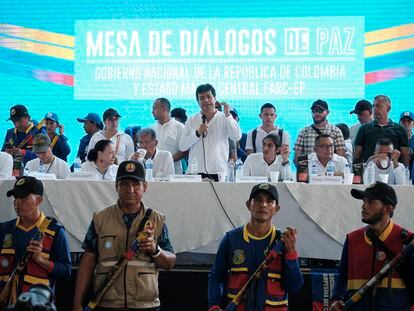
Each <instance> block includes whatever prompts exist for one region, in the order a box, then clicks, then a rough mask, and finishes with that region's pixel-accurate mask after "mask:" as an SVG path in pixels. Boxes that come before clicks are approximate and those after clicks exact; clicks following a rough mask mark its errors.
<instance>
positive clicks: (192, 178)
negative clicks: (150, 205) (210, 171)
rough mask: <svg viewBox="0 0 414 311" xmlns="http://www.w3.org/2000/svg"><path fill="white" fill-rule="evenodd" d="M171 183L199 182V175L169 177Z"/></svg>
mask: <svg viewBox="0 0 414 311" xmlns="http://www.w3.org/2000/svg"><path fill="white" fill-rule="evenodd" d="M170 181H171V182H201V175H178V174H177V175H170Z"/></svg>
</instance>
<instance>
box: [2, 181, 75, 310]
mask: <svg viewBox="0 0 414 311" xmlns="http://www.w3.org/2000/svg"><path fill="white" fill-rule="evenodd" d="M7 196H8V197H10V196H13V197H14V200H13V205H14V208H15V211H16V214H17V219H13V220H10V221H7V222H4V223H2V225H1V230H0V241H1V246H0V249H1V251H0V262H1V265H0V290H1V289H2V288H3V287H4V286H5V285H6V283H5V281H6V280H7V278H8V276H9V275H10V274H11V273H12V272H13V271H14V269H15V268H16V266H17V264H18V263H19V262H20V261H21V259H22V257H23V255H24V253H25V252H26V251H27V252H29V253H30V254H31V256H30V257H29V260H28V262H27V264H26V265H25V266H24V267H23V271H22V273H20V274H19V275H18V276H19V280H18V286H17V288H15V292H14V293H11V295H19V294H20V293H21V292H26V291H28V289H29V287H30V286H31V285H33V284H39V283H41V284H45V285H49V286H50V287H52V288H53V287H54V284H55V281H56V279H58V278H65V279H69V277H70V273H71V261H70V254H69V243H68V241H67V238H66V235H65V229H64V228H63V226H62V225H61V224H58V223H56V220H54V219H51V218H49V217H45V215H44V214H43V213H42V212H41V210H40V204H41V203H42V201H43V185H42V182H41V181H40V180H37V179H36V178H34V177H30V176H24V177H21V178H20V179H18V180H17V181H16V182H15V184H14V187H13V189H11V190H9V191H8V192H7ZM39 235H41V236H42V237H41V238H40V236H39ZM36 236H37V238H36ZM2 294H4V293H2ZM3 297H4V296H3ZM5 300H8V299H7V298H6V299H5ZM8 302H9V301H3V303H8Z"/></svg>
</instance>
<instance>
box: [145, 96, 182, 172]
mask: <svg viewBox="0 0 414 311" xmlns="http://www.w3.org/2000/svg"><path fill="white" fill-rule="evenodd" d="M170 109H171V104H170V101H169V100H168V99H166V98H163V97H161V98H157V99H156V100H155V101H154V103H153V104H152V115H153V116H154V119H155V120H157V121H158V122H157V123H156V124H154V125H153V126H152V127H151V128H152V129H153V130H154V131H155V133H156V137H157V140H158V145H157V148H158V149H159V150H164V151H169V152H170V153H171V155H172V157H173V160H174V171H175V174H182V173H183V169H182V167H181V159H182V158H184V157H185V156H186V152H182V151H180V150H179V149H178V143H179V142H180V138H181V134H182V133H183V131H184V125H183V124H182V123H180V122H178V121H177V120H175V119H174V118H171V117H170Z"/></svg>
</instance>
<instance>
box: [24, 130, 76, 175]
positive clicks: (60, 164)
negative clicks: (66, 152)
mask: <svg viewBox="0 0 414 311" xmlns="http://www.w3.org/2000/svg"><path fill="white" fill-rule="evenodd" d="M33 152H34V153H35V154H36V156H37V158H36V159H33V160H30V161H29V162H27V163H26V166H25V169H24V170H25V173H26V174H31V173H32V172H39V173H46V174H55V175H56V178H57V179H65V178H66V177H67V176H68V175H69V173H70V168H69V165H68V164H67V163H66V162H65V161H63V160H62V159H59V158H58V157H57V156H55V155H54V154H53V152H52V148H51V147H50V139H49V136H48V135H47V134H37V135H36V136H35V138H34V141H33Z"/></svg>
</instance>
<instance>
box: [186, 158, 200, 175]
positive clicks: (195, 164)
mask: <svg viewBox="0 0 414 311" xmlns="http://www.w3.org/2000/svg"><path fill="white" fill-rule="evenodd" d="M188 172H189V174H190V175H197V174H198V161H197V159H196V158H193V159H192V160H191V163H190V168H189V170H188Z"/></svg>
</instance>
